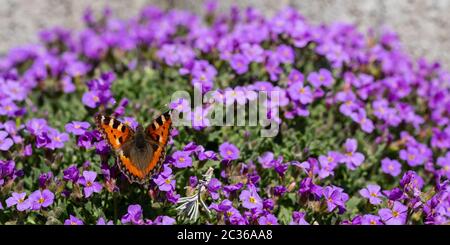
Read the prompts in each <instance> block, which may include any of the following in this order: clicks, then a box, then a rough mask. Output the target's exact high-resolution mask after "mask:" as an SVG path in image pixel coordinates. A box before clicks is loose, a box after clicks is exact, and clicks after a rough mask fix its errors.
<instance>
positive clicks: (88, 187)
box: [78, 171, 103, 197]
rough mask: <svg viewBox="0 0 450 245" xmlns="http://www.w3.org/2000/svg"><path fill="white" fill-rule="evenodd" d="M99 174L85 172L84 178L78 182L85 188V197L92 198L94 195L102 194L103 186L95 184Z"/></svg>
mask: <svg viewBox="0 0 450 245" xmlns="http://www.w3.org/2000/svg"><path fill="white" fill-rule="evenodd" d="M95 178H97V173H96V172H94V171H83V176H82V177H81V178H80V179H79V180H78V184H81V185H82V186H84V196H85V197H90V196H91V195H92V193H94V192H95V193H100V192H101V191H102V188H103V186H102V185H101V184H100V183H98V182H95Z"/></svg>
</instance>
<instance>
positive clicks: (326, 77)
mask: <svg viewBox="0 0 450 245" xmlns="http://www.w3.org/2000/svg"><path fill="white" fill-rule="evenodd" d="M308 81H309V82H310V83H311V84H312V85H313V86H314V87H315V88H318V87H320V86H325V87H331V85H333V83H334V78H333V75H332V74H331V72H330V71H329V70H327V69H323V68H322V69H320V70H319V72H311V73H310V74H309V75H308Z"/></svg>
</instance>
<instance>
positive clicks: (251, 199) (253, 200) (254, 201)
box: [248, 197, 256, 203]
mask: <svg viewBox="0 0 450 245" xmlns="http://www.w3.org/2000/svg"><path fill="white" fill-rule="evenodd" d="M248 200H249V201H250V202H251V203H256V199H255V198H254V197H250V198H249V199H248Z"/></svg>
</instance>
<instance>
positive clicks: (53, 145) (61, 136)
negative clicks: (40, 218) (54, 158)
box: [46, 129, 69, 150]
mask: <svg viewBox="0 0 450 245" xmlns="http://www.w3.org/2000/svg"><path fill="white" fill-rule="evenodd" d="M48 132H49V133H48V138H49V139H50V143H47V145H46V148H49V149H52V150H53V149H59V148H63V147H64V142H66V141H68V140H69V135H68V134H66V133H60V132H58V130H56V129H49V131H48Z"/></svg>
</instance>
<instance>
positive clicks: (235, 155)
mask: <svg viewBox="0 0 450 245" xmlns="http://www.w3.org/2000/svg"><path fill="white" fill-rule="evenodd" d="M219 153H220V155H221V156H222V158H223V159H224V160H228V161H231V160H236V159H239V154H240V151H239V149H238V148H237V147H236V146H235V145H233V144H231V143H229V142H224V143H222V144H221V145H220V146H219Z"/></svg>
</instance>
